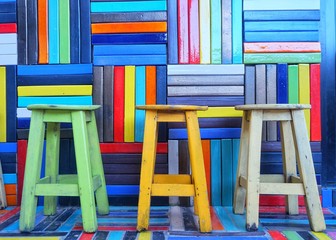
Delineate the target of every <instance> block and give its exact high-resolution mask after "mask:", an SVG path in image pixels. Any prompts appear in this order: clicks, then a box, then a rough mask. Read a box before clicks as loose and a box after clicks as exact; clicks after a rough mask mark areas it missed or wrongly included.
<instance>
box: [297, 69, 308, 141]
mask: <svg viewBox="0 0 336 240" xmlns="http://www.w3.org/2000/svg"><path fill="white" fill-rule="evenodd" d="M299 103H301V104H310V67H309V64H299ZM304 115H305V119H306V125H307V131H308V137H309V139H310V109H307V110H304Z"/></svg>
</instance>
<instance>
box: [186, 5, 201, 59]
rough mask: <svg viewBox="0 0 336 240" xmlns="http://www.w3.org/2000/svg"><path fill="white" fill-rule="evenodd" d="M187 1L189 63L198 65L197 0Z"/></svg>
mask: <svg viewBox="0 0 336 240" xmlns="http://www.w3.org/2000/svg"><path fill="white" fill-rule="evenodd" d="M188 1H189V63H190V64H198V63H200V39H199V36H200V33H199V11H198V10H199V9H198V2H199V0H188Z"/></svg>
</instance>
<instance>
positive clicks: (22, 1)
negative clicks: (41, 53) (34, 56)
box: [17, 0, 28, 64]
mask: <svg viewBox="0 0 336 240" xmlns="http://www.w3.org/2000/svg"><path fill="white" fill-rule="evenodd" d="M17 12H18V17H17V31H18V37H17V41H18V52H19V53H20V54H19V55H18V63H19V64H27V63H28V61H27V59H28V58H27V55H28V46H27V45H28V41H27V22H26V19H27V1H26V0H17Z"/></svg>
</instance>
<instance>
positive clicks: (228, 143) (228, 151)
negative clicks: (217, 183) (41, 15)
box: [221, 139, 234, 206]
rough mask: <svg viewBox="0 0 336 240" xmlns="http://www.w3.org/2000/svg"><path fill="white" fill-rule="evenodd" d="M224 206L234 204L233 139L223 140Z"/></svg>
mask: <svg viewBox="0 0 336 240" xmlns="http://www.w3.org/2000/svg"><path fill="white" fill-rule="evenodd" d="M221 147H222V206H232V204H233V190H234V189H233V186H234V184H233V183H234V181H233V178H232V177H233V176H232V167H233V163H232V159H233V158H232V139H222V141H221Z"/></svg>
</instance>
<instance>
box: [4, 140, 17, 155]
mask: <svg viewBox="0 0 336 240" xmlns="http://www.w3.org/2000/svg"><path fill="white" fill-rule="evenodd" d="M0 152H1V153H3V152H4V153H13V152H14V153H15V152H17V144H16V143H11V142H6V143H0Z"/></svg>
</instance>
